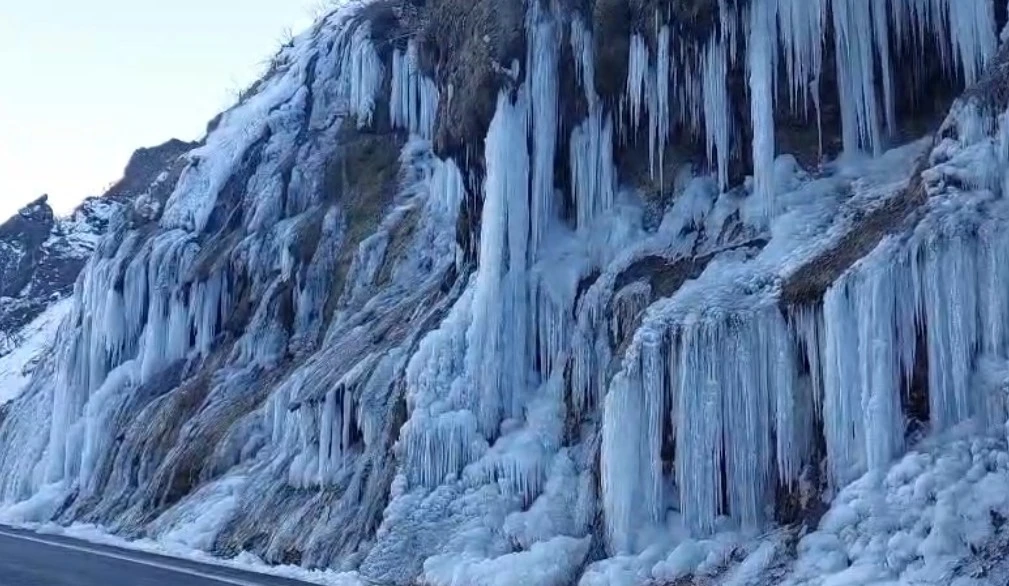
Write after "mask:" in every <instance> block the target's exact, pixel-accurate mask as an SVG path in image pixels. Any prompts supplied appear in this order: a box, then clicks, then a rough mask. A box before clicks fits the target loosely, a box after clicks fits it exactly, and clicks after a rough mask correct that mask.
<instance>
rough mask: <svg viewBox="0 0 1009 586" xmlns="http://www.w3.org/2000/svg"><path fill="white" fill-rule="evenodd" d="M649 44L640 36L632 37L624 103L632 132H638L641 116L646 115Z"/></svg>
mask: <svg viewBox="0 0 1009 586" xmlns="http://www.w3.org/2000/svg"><path fill="white" fill-rule="evenodd" d="M648 72H649V66H648V44H647V43H646V42H645V37H643V36H642V35H640V34H634V35H633V36H631V48H630V54H629V56H628V61H627V89H626V90H625V92H624V101H625V103H626V104H627V107H628V114H629V115H630V120H631V130H637V128H638V126H639V125H640V124H641V116H642V114H644V113H645V107H646V101H647V98H648V95H647V90H648Z"/></svg>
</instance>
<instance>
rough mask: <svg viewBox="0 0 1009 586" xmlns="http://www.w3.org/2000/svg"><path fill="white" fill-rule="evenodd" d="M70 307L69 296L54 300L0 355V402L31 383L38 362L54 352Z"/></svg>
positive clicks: (4, 401)
mask: <svg viewBox="0 0 1009 586" xmlns="http://www.w3.org/2000/svg"><path fill="white" fill-rule="evenodd" d="M72 308H73V300H72V299H70V298H66V299H62V300H60V301H57V302H56V303H53V304H52V305H50V306H49V307H48V308H47V309H46V310H45V311H44V312H42V314H41V315H39V316H38V317H37V318H35V320H34V321H32V322H31V323H29V324H28V325H27V326H25V327H24V328H23V329H22V330H21V331H20V332H18V333H17V334H16V336H17V342H16V343H15V344H14V345H13V346H12V349H11V351H10V352H8V353H7V354H4V355H3V356H0V404H3V403H6V402H8V401H10V400H11V399H13V398H15V397H17V396H18V395H20V394H21V391H23V390H24V389H25V387H26V386H27V385H28V383H29V382H31V379H32V374H33V373H34V372H35V368H36V367H37V366H38V365H39V363H40V361H41V360H42V359H43V358H44V357H45V355H46V354H47V353H50V352H53V344H54V343H55V341H56V334H57V332H59V328H60V324H61V323H63V320H64V318H66V316H67V315H69V314H70V310H71V309H72Z"/></svg>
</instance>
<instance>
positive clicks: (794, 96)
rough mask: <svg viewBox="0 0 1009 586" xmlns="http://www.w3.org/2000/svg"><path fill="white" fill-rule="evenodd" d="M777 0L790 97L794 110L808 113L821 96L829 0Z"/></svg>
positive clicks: (881, 4)
mask: <svg viewBox="0 0 1009 586" xmlns="http://www.w3.org/2000/svg"><path fill="white" fill-rule="evenodd" d="M777 1H778V19H779V26H780V28H779V33H780V36H781V43H782V46H783V48H784V54H785V68H786V72H787V75H788V82H789V83H788V87H789V98H790V99H791V105H792V109H793V111H797V112H798V111H801V112H802V113H806V112H807V111H808V108H809V104H810V102H814V103H815V102H816V101H818V100H819V97H818V96H819V79H820V74H821V71H822V68H823V38H824V34H825V31H824V28H825V27H824V25H825V14H824V9H825V7H826V3H825V2H823V1H821V0H777ZM878 4H879V5H880V6H883V5H884V3H882V2H880V3H878Z"/></svg>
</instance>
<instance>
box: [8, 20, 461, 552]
mask: <svg viewBox="0 0 1009 586" xmlns="http://www.w3.org/2000/svg"><path fill="white" fill-rule="evenodd" d="M412 59H413V57H411V56H410V55H407V58H404V57H403V56H402V55H399V56H397V58H396V64H395V67H394V68H393V69H394V71H393V73H394V76H395V77H397V80H399V79H401V80H402V81H401V84H400V85H399V86H398V87H399V89H400V90H402V94H397V95H399V96H400V97H398V98H397V101H396V102H394V108H393V111H394V112H395V113H396V114H395V115H394V122H395V123H396V125H397V126H402V127H403V128H404V129H409V130H410V131H411V132H412V133H413V134H415V135H419V136H430V134H431V131H432V128H433V123H432V116H433V111H432V104H434V105H436V104H437V93H436V92H435V93H433V94H432V85H431V83H430V82H429V81H428V80H420V79H419V78H418V77H417V75H416V70H415V68H414V66H413V65H409V66H407V65H406V64H407V63H412ZM401 64H402V65H401ZM386 74H387V69H386V67H385V65H383V63H382V61H381V59H380V58H379V56H378V53H377V51H376V49H375V44H374V43H373V41H372V38H371V33H370V27H369V25H368V23H367V21H366V20H363V19H358V18H355V17H354V13H353V11H342V12H338V13H337V14H335V15H333V16H331V17H329V18H328V19H326V20H324V21H322V22H321V23H319V24H318V25H316V26H315V27H313V29H312V30H310V31H308V32H307V33H305V34H304V35H302V36H301V37H299V38H298V39H297V40H296V42H295V43H293V44H292V46H290V47H288V48H285V49H284V50H283V51H282V52H281V53H280V54H279V55H278V57H277V58H276V61H275V63H274V73H273V74H271V76H269V77H268V78H266V79H265V80H264V81H263V82H262V83H261V85H260V86H259V89H258V91H257V92H256V93H255V94H253V95H251V96H250V97H248V98H247V99H245V100H244V101H243V102H241V103H239V104H238V105H236V106H235V107H234V108H232V109H231V110H229V111H228V112H226V113H225V114H224V115H223V116H222V118H221V121H220V123H219V125H218V126H217V128H216V129H215V130H214V131H212V132H211V133H210V134H209V135H208V137H207V138H206V140H205V144H204V145H203V146H202V147H200V148H198V149H196V150H194V151H193V152H191V153H190V154H189V155H188V157H189V159H190V162H189V165H188V166H187V168H186V169H185V170H184V172H183V174H182V176H181V178H180V180H179V182H178V184H177V186H176V188H175V190H174V192H173V193H172V195H171V196H170V197H169V198H168V200H167V201H166V202H163V203H161V204H160V206H163V210H161V211H160V221H159V224H160V225H157V224H155V225H153V226H152V225H150V224H148V225H145V224H144V223H143V221H142V220H138V219H137V218H139V214H136V213H134V212H133V210H131V209H128V208H127V209H124V210H122V211H121V213H119V214H118V215H117V216H115V217H114V218H113V220H112V222H111V226H110V229H109V235H108V236H107V237H106V238H105V239H104V240H103V241H102V242H101V244H100V246H99V248H98V250H97V252H96V254H95V255H94V257H93V258H92V259H91V260H90V261H89V262H88V264H87V266H86V267H85V268H84V270H83V272H82V275H81V277H80V279H79V281H78V283H77V285H76V290H75V293H74V298H73V311H72V315H71V318H70V319H69V321H68V322H67V323H66V325H65V327H64V329H63V331H62V334H61V338H60V340H59V342H58V347H59V349H60V354H59V356H58V358H57V359H55V360H53V361H51V363H50V364H49V368H48V369H46V371H45V372H44V373H43V374H40V375H39V376H38V377H37V380H36V381H35V382H34V383H33V386H32V387H31V389H30V390H29V392H27V393H26V394H25V396H23V397H22V398H21V399H19V400H18V401H17V402H16V403H15V404H14V405H13V406H12V408H11V416H10V417H8V418H7V419H6V420H5V422H4V423H5V425H4V427H3V429H2V431H0V435H2V437H3V439H4V441H3V445H2V446H0V479H2V483H0V486H2V493H0V497H2V499H0V500H2V501H3V502H4V503H5V504H7V505H10V504H12V503H18V502H24V503H27V504H26V505H24V506H19V507H16V510H19V511H22V513H19V514H23V515H25V516H26V517H29V518H32V519H38V520H45V519H49V518H51V516H52V515H54V514H55V513H56V512H57V511H59V510H60V507H61V503H62V502H63V501H64V499H65V498H67V497H68V495H76V497H77V499H76V502H75V501H74V499H71V500H69V501H67V502H70V503H74V504H73V507H72V508H70V509H68V512H67V514H68V515H69V517H68V518H73V515H79V514H91V515H93V516H95V517H96V518H101V519H103V520H104V521H106V522H109V523H117V524H120V525H121V526H130V523H134V522H136V520H137V519H145V518H149V516H150V512H151V511H153V510H159V509H160V508H161V502H162V501H161V499H164V498H165V494H164V492H165V482H166V481H168V482H170V479H171V477H172V475H174V474H175V470H176V469H177V468H178V467H187V466H194V465H196V466H197V468H196V472H193V474H199V470H201V469H202V470H204V472H203V473H202V474H199V477H200V479H201V481H203V482H208V484H207V485H206V486H205V487H204V488H201V490H200V492H199V493H197V494H196V495H194V496H193V499H194V502H196V503H200V502H203V503H204V506H207V507H209V506H211V505H212V504H213V503H212V501H201V499H205V498H214V497H212V496H203V495H215V494H218V493H221V491H218V490H217V489H216V488H215V487H218V486H220V487H224V488H227V487H228V486H231V485H234V484H235V483H236V482H238V483H239V484H241V485H247V488H246V490H248V491H249V492H248V493H247V495H246V496H247V499H246V503H247V507H248V509H247V510H236V511H231V513H229V514H230V515H232V516H233V517H232V518H231V519H230V520H231V521H232V522H233V524H234V526H235V527H237V528H238V529H237V530H242V527H243V523H251V524H253V527H256V525H255V523H259V522H263V523H265V525H264V526H268V525H269V524H270V521H269V513H268V512H267V511H279V512H283V511H287V512H288V513H291V514H294V513H295V512H296V510H297V509H295V510H293V511H292V510H287V509H284V507H285V506H288V507H290V506H307V505H304V503H302V504H301V505H298V504H297V503H295V504H294V505H292V504H290V503H289V502H288V501H286V500H284V498H285V495H286V494H287V493H285V492H284V490H283V489H284V487H285V485H286V486H295V487H299V488H305V487H311V486H316V487H318V486H331V485H335V484H340V486H341V487H342V488H343V489H346V483H348V482H357V483H358V484H359V485H363V484H364V483H365V482H367V480H366V479H367V478H368V477H369V475H371V476H372V477H374V478H376V480H375V481H374V482H375V484H374V486H372V485H369V486H368V487H359V489H358V490H357V491H354V490H347V491H346V497H347V499H348V501H351V502H349V503H348V504H347V505H346V506H345V507H343V508H342V509H341V510H342V511H343V515H345V517H344V519H343V522H342V526H343V527H344V532H345V535H348V536H349V535H354V534H357V535H359V537H358V539H363V538H364V537H365V536H366V534H367V531H368V528H369V527H370V526H371V521H370V520H369V515H370V516H371V518H373V517H374V516H377V514H378V512H380V508H379V507H380V506H381V503H382V502H384V501H383V499H384V494H385V493H386V491H387V490H388V479H387V477H386V476H384V475H382V474H381V473H380V472H379V471H378V470H379V469H380V468H381V466H382V465H383V464H382V463H383V462H391V461H392V455H391V453H390V450H389V448H388V445H387V443H388V442H387V441H386V440H387V438H388V437H389V436H390V434H391V433H392V431H391V430H390V429H389V426H390V425H391V424H392V421H393V418H392V416H391V415H390V413H391V411H392V409H393V407H392V406H391V405H390V404H387V401H388V397H389V396H390V389H391V388H392V385H393V384H394V382H395V381H396V380H397V379H398V378H399V377H400V376H401V374H400V373H401V371H402V369H403V368H405V362H406V358H407V357H408V351H407V350H406V348H409V346H410V345H411V344H412V343H413V339H412V338H407V339H406V340H404V341H403V344H404V345H405V346H406V348H398V347H378V346H377V345H371V344H369V342H367V341H366V340H365V339H364V338H362V337H361V336H362V335H367V332H366V331H365V330H366V328H362V327H361V324H362V323H369V320H370V319H371V316H374V315H375V314H376V313H379V314H382V315H387V316H388V317H387V318H386V320H385V322H386V323H385V327H386V328H389V327H392V326H396V327H403V325H404V324H407V323H409V322H410V319H411V318H416V319H417V320H418V322H419V323H425V319H426V318H425V317H424V314H423V313H422V311H421V308H422V307H423V306H424V304H425V303H429V302H430V300H431V299H437V295H435V293H437V292H438V290H439V287H440V286H441V284H442V282H443V280H444V274H445V272H446V271H447V270H448V268H450V267H452V266H454V264H455V258H456V249H457V245H456V244H455V240H454V232H453V230H452V228H453V227H454V226H455V223H456V221H455V216H456V214H457V213H458V209H459V203H460V201H461V200H462V193H463V191H462V190H463V187H462V175H461V172H460V171H459V170H458V168H456V167H455V165H454V164H452V163H444V162H441V161H438V160H436V159H434V158H433V157H432V156H431V155H430V152H429V145H428V144H427V143H426V142H424V141H421V140H419V139H415V140H410V141H408V142H407V144H406V146H405V147H404V150H403V154H402V166H403V169H404V170H403V172H402V173H401V183H402V185H401V187H400V189H399V193H398V195H397V200H396V206H395V207H394V209H392V210H391V212H390V213H389V214H388V216H387V217H385V218H384V219H382V218H379V219H381V220H382V221H381V222H379V223H378V225H377V226H376V232H375V233H374V234H372V235H370V236H369V238H366V239H365V240H364V241H363V242H361V244H360V247H359V248H358V250H357V253H356V255H354V258H353V259H352V261H351V263H350V266H349V267H348V268H347V269H346V274H345V276H346V282H347V285H346V287H345V288H344V292H343V295H342V296H340V297H339V299H337V297H336V296H337V295H339V293H340V289H335V288H334V277H335V274H336V272H337V270H338V266H337V262H338V260H337V254H338V251H339V250H340V248H341V246H345V245H346V243H345V239H346V238H347V236H346V232H347V230H348V221H349V220H348V215H347V211H346V210H344V209H341V208H340V206H339V205H334V203H333V202H332V200H331V194H328V193H326V191H325V186H326V174H327V172H328V167H327V165H328V164H329V163H330V162H331V161H332V160H333V158H334V157H335V152H336V150H337V147H338V146H339V143H338V136H340V135H341V132H342V129H343V128H344V126H345V122H348V121H349V123H350V124H351V125H356V126H357V127H365V126H368V125H370V124H372V123H373V115H374V111H375V107H376V102H377V101H378V100H379V99H380V98H381V96H380V95H379V94H380V90H381V88H382V87H384V86H383V84H384V81H385V76H386ZM397 83H399V82H397ZM150 203H151V202H149V201H146V200H145V205H146V204H150ZM138 205H139V204H138ZM411 211H417V212H418V215H420V216H421V218H422V219H421V220H419V221H417V223H416V224H415V225H414V229H413V231H412V232H410V234H412V235H413V237H414V238H415V239H416V242H411V243H409V244H408V245H407V248H408V251H409V252H408V253H407V254H402V255H401V256H397V257H396V258H395V259H394V260H395V262H394V263H393V262H391V261H390V263H389V264H390V265H392V264H394V265H395V266H394V267H393V268H392V269H390V271H389V272H390V275H389V276H388V277H387V280H388V284H387V285H386V287H387V290H383V291H381V292H380V293H382V294H376V291H375V289H376V285H375V283H376V282H377V280H378V279H379V273H380V271H381V270H382V269H383V265H384V264H385V259H386V256H387V250H388V249H389V248H390V247H391V246H392V238H393V237H392V234H393V233H394V232H396V231H397V230H399V225H400V224H401V223H403V222H404V221H406V218H407V216H408V214H409V213H410V212H411ZM236 218H237V219H238V220H239V221H238V222H237V225H236V221H235V220H236ZM138 222H139V223H138ZM151 228H155V229H151ZM313 233H314V234H316V237H315V239H314V240H313V241H311V242H308V243H306V242H305V235H306V234H313ZM306 250H307V252H308V254H307V255H306V254H305V251H306ZM390 254H392V253H390ZM287 296H289V299H290V302H289V303H285V302H282V301H280V300H281V299H283V298H285V297H287ZM240 297H241V299H240ZM243 299H244V301H243ZM250 302H251V305H249V304H250ZM242 303H245V304H246V305H247V306H246V309H245V311H247V312H248V314H247V315H248V323H247V325H245V327H244V328H243V329H241V330H239V331H237V333H236V331H235V329H234V328H232V329H231V330H230V331H228V332H225V330H226V325H227V322H228V321H229V320H234V319H236V315H240V314H241V312H242V311H243V310H242V308H241V307H240V305H241V304H242ZM327 307H333V308H335V309H334V310H333V311H334V317H333V319H332V321H331V323H330V327H329V328H328V329H327V328H326V323H327V322H326V321H325V319H326V311H327ZM397 310H398V311H399V314H397V313H396V312H397ZM432 311H433V310H432ZM400 314H402V315H403V318H402V319H399V318H398V317H396V316H398V315H400ZM379 321H381V320H379ZM234 325H235V324H232V326H234ZM378 329H380V326H379V325H375V324H374V323H371V330H370V331H377V330H378ZM348 332H349V333H348ZM354 334H356V337H355V335H354ZM348 348H349V350H348ZM366 350H371V352H372V353H371V354H369V353H367V352H365V351H366ZM292 356H294V357H297V363H298V365H299V366H298V368H295V369H287V370H284V369H281V368H280V365H281V363H282V362H284V361H285V359H287V358H289V357H292ZM201 369H202V370H201ZM180 372H181V374H180ZM264 372H276V373H279V374H278V375H277V376H276V380H272V379H270V378H269V377H267V378H264V377H263V376H262V373H264ZM194 375H195V378H194V379H192V380H190V381H185V377H186V376H194ZM159 389H160V390H159ZM187 396H188V397H196V398H197V400H198V401H200V402H198V403H197V404H196V405H191V406H189V407H186V406H185V402H186V401H187V400H191V399H185V398H180V397H187ZM201 397H202V398H201ZM257 397H260V398H257ZM264 399H265V400H264ZM259 401H263V406H262V407H261V408H258V409H257V408H256V405H257V402H259ZM201 402H202V403H201ZM187 409H189V411H187ZM248 411H251V413H249V414H248V416H242V417H241V418H239V419H238V420H237V421H234V422H232V420H231V419H229V418H234V417H236V414H237V415H243V414H245V413H246V412H248ZM222 426H223V428H222ZM215 428H221V431H223V432H225V433H224V435H223V436H221V435H219V432H216V431H214V430H215ZM153 430H162V431H161V432H160V433H155V432H154V431H153ZM201 434H202V435H201ZM206 434H210V435H206ZM194 438H195V439H194ZM204 441H210V442H218V443H217V444H216V445H215V444H213V443H211V444H210V445H201V444H202V443H203V442H204ZM189 450H197V452H199V454H198V455H196V454H195V453H191V452H188V451H189ZM369 450H370V451H369ZM362 452H363V453H364V454H365V455H366V456H367V457H364V456H362ZM194 457H195V458H200V459H203V458H205V459H206V460H205V461H204V460H197V461H195V462H194V461H192V460H193V458H194ZM187 460H188V461H187ZM251 461H259V462H264V463H271V464H270V465H269V466H265V467H259V468H257V471H256V473H255V474H252V473H249V472H248V471H244V472H242V473H241V474H238V475H237V476H235V477H232V478H228V477H226V478H223V479H221V480H220V481H219V483H218V482H216V481H214V479H216V478H217V477H218V474H219V473H220V472H222V471H226V470H228V469H229V468H230V467H232V466H234V465H236V464H243V463H246V464H247V463H249V462H251ZM278 475H279V476H280V477H281V478H282V480H279V481H278V479H277V478H276V476H278ZM271 491H272V492H271ZM254 494H255V495H256V496H253V495H254ZM320 494H321V493H320ZM271 499H275V500H271ZM368 503H371V504H370V505H369V504H368ZM89 507H94V509H89ZM196 509H199V504H197V506H196V507H195V508H194V507H193V506H191V505H189V504H186V502H183V503H182V504H181V505H180V506H179V507H178V508H177V509H169V510H168V511H165V512H164V515H163V516H162V517H161V518H159V519H158V520H156V521H155V522H153V523H152V524H151V525H150V527H151V528H152V530H153V531H183V532H184V531H185V528H186V527H187V524H188V523H190V522H191V521H192V518H191V517H192V515H193V514H194V511H196ZM358 517H360V518H358ZM227 521H229V519H228V518H221V519H216V521H215V522H217V523H219V524H220V525H219V527H218V529H220V528H221V527H223V524H224V523H225V522H227ZM274 528H276V527H274ZM248 530H249V531H253V532H258V531H259V529H248ZM274 538H275V539H276V543H277V546H276V547H278V548H280V549H286V548H288V547H290V545H289V544H290V542H291V541H297V542H299V543H301V544H302V545H299V546H298V547H299V549H302V550H304V551H306V552H309V551H311V550H310V548H309V546H308V545H305V544H312V543H314V544H316V545H315V547H316V548H317V551H318V552H320V553H318V554H317V555H318V557H316V558H315V560H316V562H315V563H320V564H330V563H332V562H333V557H332V556H334V555H336V552H335V551H334V549H333V547H332V546H331V545H326V536H325V535H324V534H322V533H319V534H316V533H313V532H300V531H293V529H292V532H291V533H286V532H284V531H282V530H277V531H276V535H274ZM285 540H287V541H285ZM344 542H345V547H348V548H350V550H351V551H353V549H354V548H356V544H357V541H354V540H353V539H352V538H350V537H345V538H344ZM210 545H211V544H209V543H203V542H200V546H201V547H210ZM345 553H349V552H345Z"/></svg>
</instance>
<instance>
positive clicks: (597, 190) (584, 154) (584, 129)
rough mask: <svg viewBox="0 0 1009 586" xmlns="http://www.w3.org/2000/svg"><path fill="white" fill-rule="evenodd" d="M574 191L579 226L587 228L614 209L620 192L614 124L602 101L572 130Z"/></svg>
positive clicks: (572, 182)
mask: <svg viewBox="0 0 1009 586" xmlns="http://www.w3.org/2000/svg"><path fill="white" fill-rule="evenodd" d="M570 149H571V154H570V157H571V159H570V160H571V164H570V167H571V186H572V187H571V191H572V194H573V197H574V200H575V208H576V215H577V225H578V227H579V228H585V227H587V226H589V225H591V223H592V222H593V220H595V219H596V218H597V217H599V216H600V215H602V214H604V213H606V212H607V211H608V210H609V209H610V208H611V207H612V206H613V201H614V199H615V196H616V190H617V170H616V164H615V163H614V161H613V122H612V120H611V118H610V115H609V114H607V113H605V112H604V110H603V106H602V103H601V102H597V103H596V105H595V107H593V108H592V109H591V110H590V111H589V117H588V118H587V119H586V120H585V121H584V122H583V123H582V124H581V125H579V126H577V127H575V129H574V130H572V131H571V147H570Z"/></svg>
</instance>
